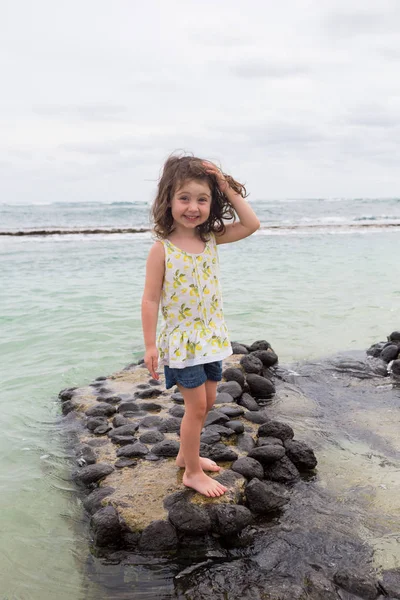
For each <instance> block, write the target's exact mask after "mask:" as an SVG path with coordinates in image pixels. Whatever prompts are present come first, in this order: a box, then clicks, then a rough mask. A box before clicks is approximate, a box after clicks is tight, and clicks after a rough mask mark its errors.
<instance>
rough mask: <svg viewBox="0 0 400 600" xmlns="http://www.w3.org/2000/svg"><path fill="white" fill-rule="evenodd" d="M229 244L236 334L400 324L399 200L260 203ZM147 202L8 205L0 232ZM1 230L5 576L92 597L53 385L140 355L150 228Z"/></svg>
mask: <svg viewBox="0 0 400 600" xmlns="http://www.w3.org/2000/svg"><path fill="white" fill-rule="evenodd" d="M253 206H254V208H255V210H256V212H257V214H258V215H259V216H260V219H261V222H262V228H261V230H260V231H259V232H257V233H256V234H255V235H253V236H251V237H250V238H248V239H246V240H242V241H241V242H238V243H236V244H228V245H225V246H221V247H220V260H221V277H222V287H223V292H224V304H225V314H226V320H227V323H228V327H229V329H230V333H231V338H232V339H233V340H239V341H243V342H248V343H250V342H252V341H254V340H256V339H267V340H268V341H269V342H270V343H271V345H272V346H273V348H274V350H275V351H276V352H277V353H278V356H279V358H280V361H281V362H282V363H285V364H288V363H290V362H291V361H296V360H302V359H315V358H318V357H321V356H326V355H329V354H332V353H335V352H336V351H340V350H352V349H354V350H355V349H361V350H362V349H366V348H367V347H368V346H369V345H370V344H372V343H374V342H376V341H380V340H383V339H385V338H386V336H387V335H388V334H389V333H390V332H391V331H393V330H395V329H399V328H400V316H399V315H400V278H399V255H400V199H395V198H393V199H386V200H385V199H375V200H367V199H352V200H346V199H331V200H328V199H319V200H296V201H292V200H291V201H280V202H261V201H259V202H254V203H253ZM148 210H149V207H148V205H146V204H134V203H132V204H126V203H125V204H120V203H115V204H108V205H101V206H99V205H96V204H89V203H87V204H72V203H71V204H68V205H65V204H49V205H42V206H28V205H27V206H15V207H11V206H7V205H0V233H1V232H3V233H5V232H13V233H15V232H17V231H20V232H21V231H23V232H27V231H30V232H32V230H34V229H47V230H51V229H57V230H62V229H75V230H76V231H77V232H78V231H79V229H82V228H85V229H87V228H99V227H100V228H104V229H105V230H106V231H107V230H109V229H110V228H115V227H124V228H125V227H134V228H138V227H148V226H149V219H148ZM106 231H105V232H104V233H101V234H97V235H85V234H81V233H76V234H73V235H72V234H67V235H62V234H56V235H45V236H43V235H41V236H38V235H36V236H35V235H29V236H21V237H15V236H10V235H1V236H0V273H1V286H0V306H1V311H0V330H1V336H0V357H1V363H0V364H1V373H2V377H1V380H2V390H1V391H2V436H1V438H0V454H1V463H0V464H1V466H0V581H1V591H2V594H3V596H4V598H18V600H20V599H22V600H28V599H31V598H32V599H35V600H36V599H38V598H41V599H45V600H47V599H50V598H51V599H53V598H54V597H55V596H57V597H58V598H59V599H60V598H62V599H63V598H69V599H71V598H84V597H85V594H86V591H87V589H88V585H89V583H88V581H87V579H86V575H85V568H84V565H85V560H86V557H87V554H88V544H87V535H86V532H85V530H83V529H82V522H81V518H82V517H81V514H82V512H81V506H80V504H79V501H78V498H77V496H76V493H75V491H74V487H73V485H72V484H71V482H70V481H69V468H70V467H69V463H68V460H67V456H66V451H65V447H64V444H63V440H62V438H61V436H60V429H59V425H58V422H59V420H60V411H59V404H58V401H57V394H58V392H59V391H60V390H61V389H62V388H65V387H69V386H80V385H83V384H85V383H87V382H89V381H91V380H92V379H94V378H95V377H97V376H99V375H107V374H110V373H112V372H113V371H116V370H118V369H120V368H122V367H124V366H125V365H126V364H128V363H130V362H132V361H133V360H136V359H138V358H139V357H140V356H141V355H142V351H143V343H142V337H141V324H140V299H141V293H142V288H143V278H144V269H145V261H146V256H147V253H148V250H149V248H150V246H151V243H152V241H151V236H150V233H147V232H145V233H137V234H108V233H107V232H106Z"/></svg>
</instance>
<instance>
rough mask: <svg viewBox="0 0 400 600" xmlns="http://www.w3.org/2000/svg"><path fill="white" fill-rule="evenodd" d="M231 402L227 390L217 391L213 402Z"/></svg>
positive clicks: (231, 399)
mask: <svg viewBox="0 0 400 600" xmlns="http://www.w3.org/2000/svg"><path fill="white" fill-rule="evenodd" d="M231 402H233V397H232V396H231V395H230V394H228V393H227V392H221V393H219V394H218V393H217V397H216V399H215V404H229V403H231Z"/></svg>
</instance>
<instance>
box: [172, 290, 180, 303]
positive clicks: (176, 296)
mask: <svg viewBox="0 0 400 600" xmlns="http://www.w3.org/2000/svg"><path fill="white" fill-rule="evenodd" d="M171 300H172V302H178V300H179V298H178V295H177V293H176V292H174V293H173V294H172V296H171Z"/></svg>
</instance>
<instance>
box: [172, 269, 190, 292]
mask: <svg viewBox="0 0 400 600" xmlns="http://www.w3.org/2000/svg"><path fill="white" fill-rule="evenodd" d="M186 282H187V279H186V275H185V273H180V272H179V269H177V270H176V271H175V275H174V288H175V289H176V288H178V287H179V286H180V285H182V283H186Z"/></svg>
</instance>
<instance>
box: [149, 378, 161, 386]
mask: <svg viewBox="0 0 400 600" xmlns="http://www.w3.org/2000/svg"><path fill="white" fill-rule="evenodd" d="M149 384H150V385H161V381H158V379H153V378H151V379H149Z"/></svg>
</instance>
